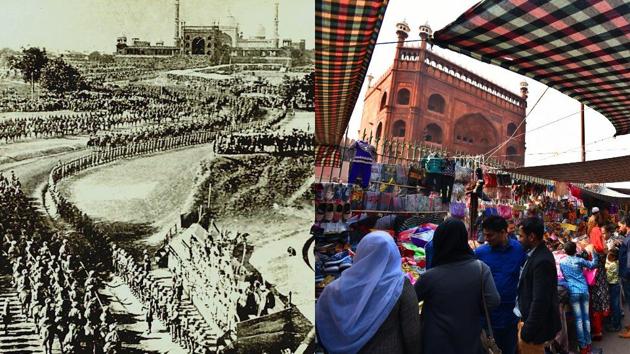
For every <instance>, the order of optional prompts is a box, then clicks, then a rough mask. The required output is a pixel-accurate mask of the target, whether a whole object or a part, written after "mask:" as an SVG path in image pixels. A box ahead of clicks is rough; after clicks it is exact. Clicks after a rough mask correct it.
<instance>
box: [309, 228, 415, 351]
mask: <svg viewBox="0 0 630 354" xmlns="http://www.w3.org/2000/svg"><path fill="white" fill-rule="evenodd" d="M403 282H404V275H403V272H402V269H401V266H400V252H399V251H398V248H397V247H396V244H395V243H394V240H393V238H392V237H391V236H390V235H389V234H388V233H386V232H384V231H374V232H371V233H369V234H368V235H366V236H365V237H364V238H363V239H362V240H361V242H359V245H358V247H357V252H356V257H355V258H354V264H353V265H352V267H350V268H349V269H348V270H346V271H344V272H343V273H342V274H341V277H340V278H339V279H337V280H335V281H333V282H332V283H330V284H329V285H328V286H327V287H326V288H325V289H324V291H323V292H322V294H321V296H320V297H319V299H318V300H317V304H316V306H315V311H316V318H317V320H316V326H317V333H318V334H319V337H320V338H321V340H322V344H323V345H324V347H325V348H326V349H327V350H328V352H329V353H331V354H336V353H344V354H346V353H347V354H353V353H357V352H358V351H359V350H361V348H363V346H365V344H366V343H367V342H368V341H369V340H370V339H372V337H373V336H374V334H376V331H378V329H379V328H380V327H381V325H382V324H383V322H385V319H386V318H387V316H389V313H390V312H391V310H392V308H394V305H395V304H396V302H397V301H398V298H399V297H400V294H402V289H403V284H404V283H403Z"/></svg>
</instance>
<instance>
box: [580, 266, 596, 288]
mask: <svg viewBox="0 0 630 354" xmlns="http://www.w3.org/2000/svg"><path fill="white" fill-rule="evenodd" d="M582 274H584V278H586V284H588V286H592V285H595V278H597V268H593V269H584V270H583V271H582Z"/></svg>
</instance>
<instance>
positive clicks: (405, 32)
mask: <svg viewBox="0 0 630 354" xmlns="http://www.w3.org/2000/svg"><path fill="white" fill-rule="evenodd" d="M409 31H411V30H410V29H409V25H408V24H407V22H405V21H402V22H398V23H397V24H396V35H397V36H398V43H397V44H396V58H395V59H394V60H395V61H396V62H398V61H400V56H401V52H400V51H401V49H402V48H403V47H404V46H405V39H407V37H409Z"/></svg>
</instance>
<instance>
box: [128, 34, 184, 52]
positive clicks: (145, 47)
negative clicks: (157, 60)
mask: <svg viewBox="0 0 630 354" xmlns="http://www.w3.org/2000/svg"><path fill="white" fill-rule="evenodd" d="M177 53H179V48H178V47H170V46H164V42H158V43H156V44H155V45H154V46H152V45H151V43H149V42H146V41H140V40H139V39H138V38H133V42H132V44H131V45H127V37H124V36H123V37H118V40H117V43H116V54H118V55H150V56H172V55H175V54H177Z"/></svg>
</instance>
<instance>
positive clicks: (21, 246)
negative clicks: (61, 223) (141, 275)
mask: <svg viewBox="0 0 630 354" xmlns="http://www.w3.org/2000/svg"><path fill="white" fill-rule="evenodd" d="M0 211H1V213H2V218H0V234H1V235H2V237H1V240H0V248H1V249H2V260H3V262H5V264H3V266H9V267H10V268H11V271H12V282H13V284H14V286H15V288H16V290H17V292H18V293H19V299H20V306H21V309H20V311H21V312H22V313H23V314H24V315H26V316H27V317H28V318H30V319H31V320H32V321H33V322H34V323H35V326H36V329H37V332H38V333H39V335H40V337H41V339H42V342H43V343H42V344H43V346H44V348H45V349H46V351H45V352H46V353H52V348H53V345H56V344H55V343H59V346H60V347H61V348H63V351H64V352H65V353H78V352H83V351H90V352H94V353H115V352H120V351H119V347H120V341H119V337H118V330H117V324H116V323H115V322H114V321H113V319H112V316H111V313H110V312H109V310H108V308H107V307H106V306H104V305H103V304H102V303H101V301H100V298H99V295H98V289H99V287H100V280H99V278H98V276H97V274H96V273H95V272H94V271H93V270H88V269H86V268H85V267H84V264H83V262H82V261H81V258H80V257H77V256H76V255H75V252H74V251H75V250H73V248H74V246H73V245H71V244H70V243H69V242H68V239H66V238H65V237H64V236H62V235H60V234H59V233H52V232H51V231H50V230H49V229H47V227H46V226H45V225H44V224H43V222H42V220H41V218H40V215H39V214H38V211H37V210H36V209H35V208H34V207H33V206H32V205H31V203H30V201H29V200H28V198H27V197H26V196H25V195H24V193H23V192H22V190H21V185H20V182H19V180H18V179H17V178H16V177H15V176H14V175H13V174H12V175H11V176H10V177H5V176H3V175H2V174H0ZM7 263H8V264H7ZM0 309H1V310H0V311H1V313H2V320H3V324H4V331H3V335H8V336H10V335H11V334H12V330H9V329H8V326H7V325H8V324H10V323H12V321H13V320H14V319H13V318H12V313H11V309H10V306H9V302H8V300H7V301H6V302H5V303H4V304H2V306H0ZM14 334H15V333H14Z"/></svg>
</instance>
